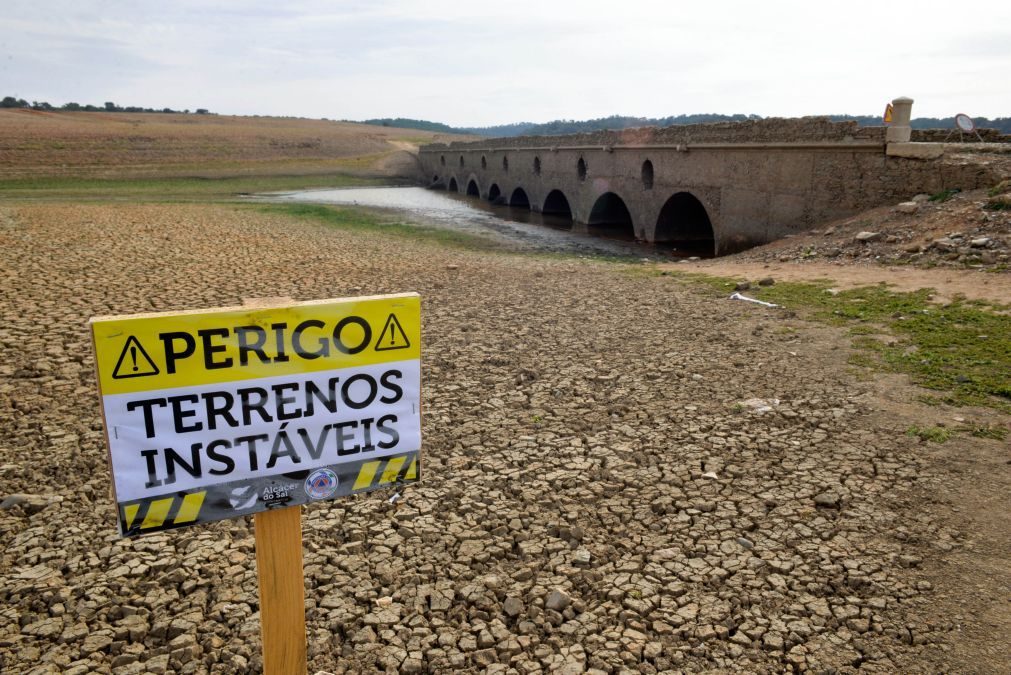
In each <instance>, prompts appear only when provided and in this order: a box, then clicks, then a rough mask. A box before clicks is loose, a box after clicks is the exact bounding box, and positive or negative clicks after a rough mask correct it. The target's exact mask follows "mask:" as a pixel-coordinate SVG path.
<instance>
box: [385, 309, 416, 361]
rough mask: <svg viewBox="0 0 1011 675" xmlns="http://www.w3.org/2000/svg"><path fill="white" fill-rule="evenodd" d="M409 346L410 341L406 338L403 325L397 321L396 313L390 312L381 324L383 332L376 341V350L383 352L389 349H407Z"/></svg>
mask: <svg viewBox="0 0 1011 675" xmlns="http://www.w3.org/2000/svg"><path fill="white" fill-rule="evenodd" d="M410 346H411V341H410V340H408V339H407V334H406V333H404V328H403V326H401V325H400V322H399V321H397V316H396V314H390V318H388V319H387V320H386V325H385V326H383V332H382V333H381V334H380V335H379V340H377V341H376V351H377V352H384V351H388V350H390V349H407V348H408V347H410Z"/></svg>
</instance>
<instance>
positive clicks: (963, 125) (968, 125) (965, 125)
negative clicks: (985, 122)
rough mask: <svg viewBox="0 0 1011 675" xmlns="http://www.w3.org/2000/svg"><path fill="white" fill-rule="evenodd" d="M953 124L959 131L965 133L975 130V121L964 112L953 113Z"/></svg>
mask: <svg viewBox="0 0 1011 675" xmlns="http://www.w3.org/2000/svg"><path fill="white" fill-rule="evenodd" d="M955 126H956V127H958V129H959V131H965V132H966V133H971V132H973V131H975V130H976V123H975V122H973V121H972V118H971V117H969V116H968V115H966V114H965V113H958V114H957V115H955Z"/></svg>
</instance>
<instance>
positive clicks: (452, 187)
mask: <svg viewBox="0 0 1011 675" xmlns="http://www.w3.org/2000/svg"><path fill="white" fill-rule="evenodd" d="M448 189H449V191H450V192H459V191H460V186H459V185H457V183H456V176H450V177H449V188H448Z"/></svg>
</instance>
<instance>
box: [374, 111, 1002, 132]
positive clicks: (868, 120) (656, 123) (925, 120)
mask: <svg viewBox="0 0 1011 675" xmlns="http://www.w3.org/2000/svg"><path fill="white" fill-rule="evenodd" d="M827 117H828V118H829V119H830V120H832V121H833V122H848V121H854V122H856V123H857V124H859V125H860V126H881V125H882V124H883V122H882V121H881V117H880V116H875V115H827ZM760 119H763V118H762V117H761V116H760V115H743V114H736V115H719V114H695V115H671V116H668V117H629V116H625V115H611V116H610V117H600V118H597V119H592V120H554V121H552V122H546V123H543V124H534V123H533V122H518V123H515V124H501V125H497V126H490V127H451V126H449V125H447V124H442V123H441V122H429V121H426V120H413V119H408V118H404V117H396V118H389V117H387V118H381V119H371V120H364V124H376V125H380V126H385V127H401V128H404V129H420V130H422V131H435V132H441V133H447V134H473V135H475V136H489V137H495V138H504V137H511V136H558V135H561V134H579V133H586V132H592V131H615V130H620V129H631V128H634V127H669V126H675V125H683V124H705V123H710V122H745V121H748V120H760ZM974 121H975V122H976V126H977V127H978V128H980V129H997V130H998V131H1000V132H1001V133H1004V134H1011V117H998V118H995V119H988V118H986V117H976V118H974ZM910 125H911V126H912V127H913V128H914V129H953V128H955V118H954V117H941V118H938V117H918V118H916V119H914V120H912V121H911V122H910Z"/></svg>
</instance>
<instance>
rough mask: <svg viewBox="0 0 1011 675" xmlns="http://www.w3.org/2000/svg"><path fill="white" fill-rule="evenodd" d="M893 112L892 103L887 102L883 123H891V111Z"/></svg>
mask: <svg viewBox="0 0 1011 675" xmlns="http://www.w3.org/2000/svg"><path fill="white" fill-rule="evenodd" d="M893 112H894V111H893V109H892V104H891V103H889V104H888V105H886V106H885V116H884V122H885V124H891V123H892V113H893Z"/></svg>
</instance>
